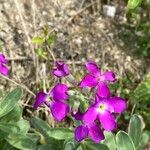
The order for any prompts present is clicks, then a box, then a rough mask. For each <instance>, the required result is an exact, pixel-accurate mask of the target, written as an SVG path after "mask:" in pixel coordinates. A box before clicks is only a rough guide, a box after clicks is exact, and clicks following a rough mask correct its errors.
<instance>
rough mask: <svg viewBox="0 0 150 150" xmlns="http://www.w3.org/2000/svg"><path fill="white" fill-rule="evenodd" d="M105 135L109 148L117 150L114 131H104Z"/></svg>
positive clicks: (105, 141) (105, 142)
mask: <svg viewBox="0 0 150 150" xmlns="http://www.w3.org/2000/svg"><path fill="white" fill-rule="evenodd" d="M104 135H105V140H104V144H105V145H107V146H108V148H109V149H111V150H116V149H117V146H116V142H115V137H114V135H113V133H111V132H107V131H104Z"/></svg>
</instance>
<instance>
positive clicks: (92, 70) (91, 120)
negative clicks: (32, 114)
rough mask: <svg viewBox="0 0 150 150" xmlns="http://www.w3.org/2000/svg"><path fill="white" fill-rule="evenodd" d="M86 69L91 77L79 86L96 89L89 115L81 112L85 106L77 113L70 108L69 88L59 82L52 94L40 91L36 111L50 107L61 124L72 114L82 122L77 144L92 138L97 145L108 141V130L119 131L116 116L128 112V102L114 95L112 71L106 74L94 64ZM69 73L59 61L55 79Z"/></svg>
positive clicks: (55, 70)
mask: <svg viewBox="0 0 150 150" xmlns="http://www.w3.org/2000/svg"><path fill="white" fill-rule="evenodd" d="M85 66H86V69H87V71H88V74H87V75H85V76H84V77H83V79H82V80H81V82H80V83H79V86H80V88H81V89H82V88H86V87H89V88H93V89H95V90H92V91H93V92H94V93H93V95H94V101H89V106H88V108H87V109H86V111H85V112H83V111H82V110H81V107H79V108H78V109H77V111H76V112H74V111H73V109H72V108H71V106H70V105H69V104H70V103H69V97H70V96H69V87H68V86H67V85H66V84H62V83H57V84H56V85H55V86H54V87H53V88H52V89H51V90H50V92H49V93H44V92H43V91H41V92H39V93H38V94H37V95H36V101H35V103H34V108H35V109H37V108H38V107H39V106H41V105H42V104H45V105H47V106H48V107H49V108H50V110H51V113H52V115H53V117H54V118H55V119H56V120H57V121H62V120H63V119H64V118H65V117H66V116H67V114H68V113H70V114H71V115H72V117H73V118H74V119H76V120H79V121H80V125H79V126H78V127H77V128H76V129H75V139H76V141H78V142H81V141H82V140H83V139H85V138H88V137H90V138H91V139H92V140H93V141H94V142H95V143H98V142H100V141H101V140H103V139H104V134H103V131H104V130H106V131H112V130H115V129H116V128H117V123H116V119H115V116H114V114H115V113H122V112H124V111H125V109H126V101H125V99H123V98H120V97H117V96H112V95H111V92H110V90H109V86H108V84H109V83H114V82H115V81H116V77H115V74H114V73H113V72H112V71H106V72H104V73H102V72H101V70H100V69H99V67H98V66H97V64H96V63H95V62H93V61H88V62H87V63H86V65H85ZM69 73H70V71H69V68H68V65H67V64H64V63H63V62H59V61H57V62H56V68H55V69H53V75H54V76H56V77H58V78H60V77H64V76H67V75H69ZM50 99H51V100H50ZM74 101H76V99H74Z"/></svg>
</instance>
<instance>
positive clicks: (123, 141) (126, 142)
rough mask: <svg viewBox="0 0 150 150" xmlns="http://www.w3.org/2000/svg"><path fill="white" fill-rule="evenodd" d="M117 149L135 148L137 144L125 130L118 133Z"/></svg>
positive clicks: (133, 149)
mask: <svg viewBox="0 0 150 150" xmlns="http://www.w3.org/2000/svg"><path fill="white" fill-rule="evenodd" d="M116 143H117V150H135V146H134V143H133V141H132V140H131V138H130V137H129V135H128V134H127V133H126V132H124V131H119V132H118V133H117V134H116Z"/></svg>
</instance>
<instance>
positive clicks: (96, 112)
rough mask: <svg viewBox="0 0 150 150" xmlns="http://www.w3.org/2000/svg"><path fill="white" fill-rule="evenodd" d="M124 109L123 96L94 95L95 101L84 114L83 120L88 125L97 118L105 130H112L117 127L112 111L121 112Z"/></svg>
mask: <svg viewBox="0 0 150 150" xmlns="http://www.w3.org/2000/svg"><path fill="white" fill-rule="evenodd" d="M125 109H126V101H125V100H124V99H123V98H120V97H109V98H108V97H105V98H99V97H98V96H96V102H95V104H93V105H92V106H90V107H89V108H88V110H87V111H86V113H85V114H84V116H83V122H84V123H85V124H87V125H88V124H91V123H93V122H94V121H95V120H96V119H98V120H99V121H100V123H101V125H102V127H103V128H104V129H105V130H107V131H112V130H114V129H116V127H117V123H116V120H115V117H114V115H113V113H122V112H124V111H125Z"/></svg>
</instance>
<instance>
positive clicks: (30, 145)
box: [6, 134, 36, 150]
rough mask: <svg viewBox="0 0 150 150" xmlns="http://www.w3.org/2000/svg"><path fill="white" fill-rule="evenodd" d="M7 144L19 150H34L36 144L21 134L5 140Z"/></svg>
mask: <svg viewBox="0 0 150 150" xmlns="http://www.w3.org/2000/svg"><path fill="white" fill-rule="evenodd" d="M6 140H7V142H8V143H9V144H11V145H12V146H14V147H16V148H18V149H20V150H35V149H36V144H35V143H34V141H33V140H32V139H31V138H30V137H28V136H25V135H22V134H13V135H10V136H9V137H7V138H6Z"/></svg>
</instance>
